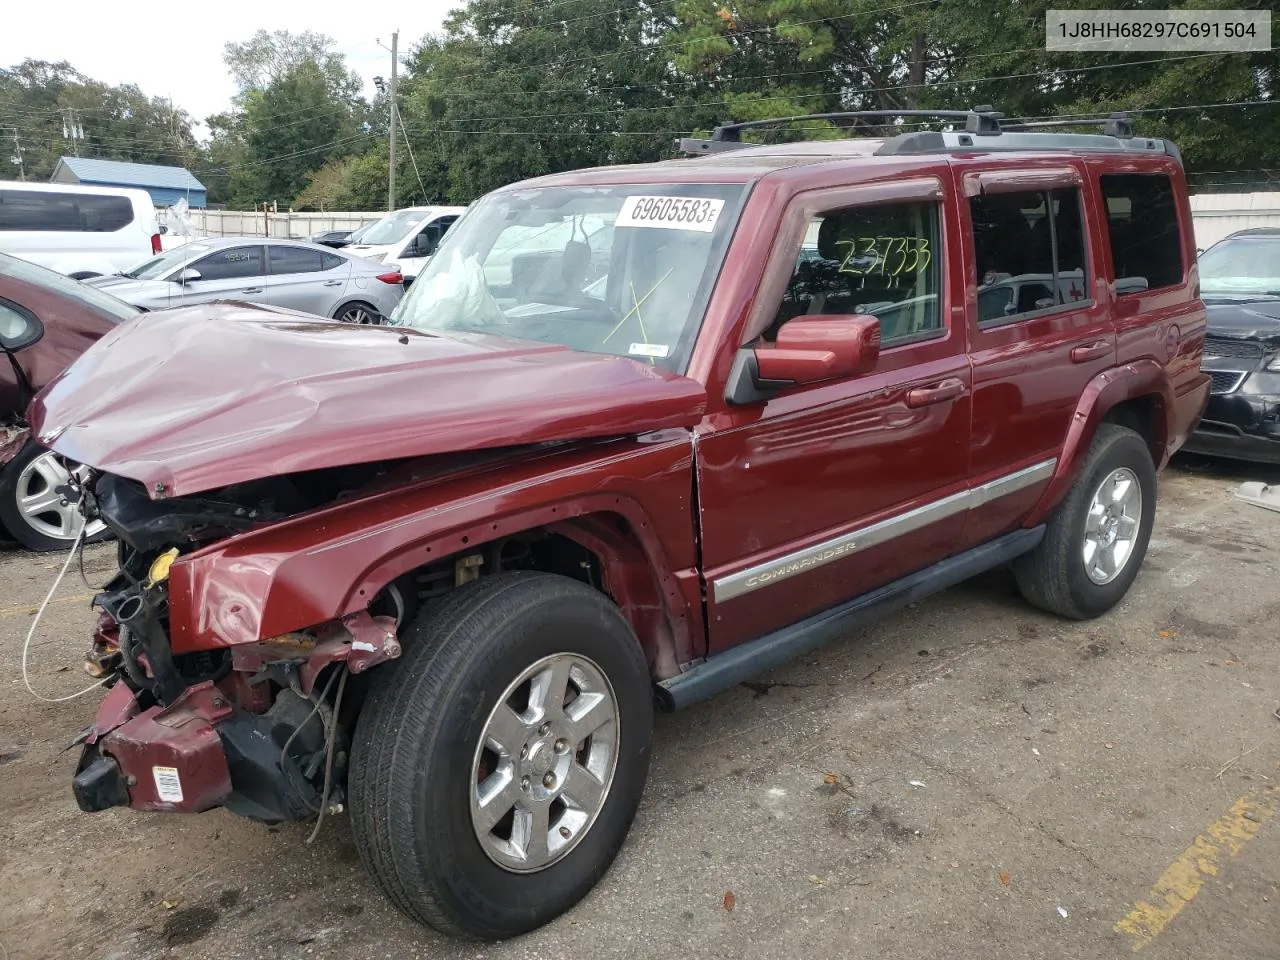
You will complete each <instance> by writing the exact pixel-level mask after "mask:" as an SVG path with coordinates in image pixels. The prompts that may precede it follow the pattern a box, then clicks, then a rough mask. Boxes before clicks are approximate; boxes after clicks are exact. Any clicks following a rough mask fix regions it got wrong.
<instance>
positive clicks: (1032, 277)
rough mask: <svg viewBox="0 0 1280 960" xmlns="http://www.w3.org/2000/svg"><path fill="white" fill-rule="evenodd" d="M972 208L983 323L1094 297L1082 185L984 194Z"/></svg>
mask: <svg viewBox="0 0 1280 960" xmlns="http://www.w3.org/2000/svg"><path fill="white" fill-rule="evenodd" d="M969 212H970V214H971V217H972V220H973V250H974V272H975V274H976V277H975V280H976V282H977V285H978V322H979V323H982V324H993V323H1005V322H1008V321H1009V320H1012V319H1016V318H1018V317H1021V316H1024V315H1025V314H1029V313H1035V312H1037V311H1039V310H1049V309H1052V308H1054V307H1058V306H1061V305H1063V304H1070V303H1079V302H1085V301H1088V300H1090V299H1091V294H1090V290H1089V279H1088V269H1087V268H1088V264H1087V263H1086V256H1085V240H1084V219H1083V217H1082V215H1081V206H1080V191H1079V189H1078V188H1075V187H1071V188H1068V189H1059V190H1036V191H1027V192H1020V193H995V194H985V195H983V196H978V197H973V198H971V199H970V201H969Z"/></svg>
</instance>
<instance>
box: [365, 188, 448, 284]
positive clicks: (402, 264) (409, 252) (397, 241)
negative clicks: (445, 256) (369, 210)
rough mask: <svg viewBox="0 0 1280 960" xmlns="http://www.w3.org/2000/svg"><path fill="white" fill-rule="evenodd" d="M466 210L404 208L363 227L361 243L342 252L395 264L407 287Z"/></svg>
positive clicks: (390, 265)
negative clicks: (447, 231)
mask: <svg viewBox="0 0 1280 960" xmlns="http://www.w3.org/2000/svg"><path fill="white" fill-rule="evenodd" d="M466 212H467V208H466V207H405V208H404V209H403V210H397V211H396V212H395V213H389V214H387V215H386V216H385V217H383V218H382V219H381V220H379V221H378V222H377V223H375V224H373V225H372V226H370V227H366V228H364V229H365V232H364V234H363V235H362V236H361V237H360V242H359V243H355V244H351V245H350V246H347V247H344V248H343V252H344V253H349V254H351V255H352V256H356V257H368V258H369V259H373V260H381V261H382V262H383V263H385V264H386V265H387V266H389V267H398V268H399V270H400V273H401V274H402V275H403V276H404V282H405V285H406V286H407V285H408V284H409V283H411V282H412V281H413V278H414V277H416V276H417V275H418V271H419V270H421V269H422V267H423V264H425V263H426V262H427V261H428V260H430V259H431V256H432V254H434V253H435V252H436V247H438V246H439V245H440V240H441V239H442V238H443V237H444V234H445V231H446V230H448V229H449V228H450V227H451V226H453V224H454V221H455V220H457V219H458V217H460V216H462V215H463V214H464V213H466Z"/></svg>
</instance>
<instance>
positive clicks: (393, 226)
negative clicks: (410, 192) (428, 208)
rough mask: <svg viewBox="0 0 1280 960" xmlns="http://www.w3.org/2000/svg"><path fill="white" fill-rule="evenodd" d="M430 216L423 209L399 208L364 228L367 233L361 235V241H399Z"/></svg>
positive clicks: (376, 242)
mask: <svg viewBox="0 0 1280 960" xmlns="http://www.w3.org/2000/svg"><path fill="white" fill-rule="evenodd" d="M428 216H430V214H428V213H426V212H425V211H422V210H397V211H396V212H395V213H392V214H388V215H387V216H385V217H383V218H382V219H381V220H379V221H378V222H377V223H375V224H372V225H371V226H368V227H366V228H364V229H365V233H364V235H363V236H361V237H360V242H361V243H367V244H371V245H380V244H384V243H399V242H400V241H401V240H403V239H404V238H405V237H407V236H408V235H409V231H410V230H412V229H413V228H414V227H416V226H418V225H419V224H420V223H422V221H424V220H426V219H427V217H428Z"/></svg>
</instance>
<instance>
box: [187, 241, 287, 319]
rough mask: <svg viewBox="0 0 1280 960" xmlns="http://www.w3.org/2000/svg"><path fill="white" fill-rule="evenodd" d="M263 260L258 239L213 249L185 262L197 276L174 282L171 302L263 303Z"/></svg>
mask: <svg viewBox="0 0 1280 960" xmlns="http://www.w3.org/2000/svg"><path fill="white" fill-rule="evenodd" d="M264 261H265V256H264V252H263V247H262V244H260V243H253V244H245V245H243V246H235V247H225V248H223V249H221V250H217V251H214V252H213V253H211V254H208V255H207V256H204V257H201V258H200V259H199V260H196V261H195V262H194V263H190V264H188V265H187V266H186V268H185V269H186V270H195V271H197V272H198V273H199V274H200V279H199V280H192V281H190V282H188V283H186V284H178V283H175V284H173V292H172V294H171V295H170V304H171V305H172V306H178V305H179V304H185V303H208V302H209V301H210V300H247V301H249V302H250V303H266V302H267V295H266V294H267V276H266V272H267V269H266V263H265V262H264ZM178 272H179V273H182V272H183V271H181V270H180V271H178ZM174 279H176V277H175V278H174Z"/></svg>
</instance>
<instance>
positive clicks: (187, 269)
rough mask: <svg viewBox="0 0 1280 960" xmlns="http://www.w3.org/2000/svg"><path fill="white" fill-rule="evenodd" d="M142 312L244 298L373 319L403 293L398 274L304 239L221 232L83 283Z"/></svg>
mask: <svg viewBox="0 0 1280 960" xmlns="http://www.w3.org/2000/svg"><path fill="white" fill-rule="evenodd" d="M87 282H88V283H90V284H92V285H93V286H94V287H96V288H98V289H99V290H105V291H106V292H108V293H110V294H112V295H113V296H116V297H119V298H120V299H121V300H125V301H127V302H128V303H132V304H133V305H134V306H137V307H141V308H142V309H144V310H164V309H167V308H169V307H177V306H184V305H186V304H192V303H209V302H210V301H213V300H246V301H249V302H251V303H264V304H270V305H272V306H278V307H287V308H288V309H290V310H302V311H304V312H306V313H314V314H316V315H317V316H321V317H332V318H333V319H335V320H340V321H342V322H344V323H377V322H378V318H379V317H382V316H387V315H389V314H390V313H391V311H392V310H393V309H394V308H395V305H396V304H397V303H399V302H400V297H401V296H402V295H403V294H404V287H403V285H402V284H403V277H401V275H400V272H399V271H398V270H395V269H393V268H390V267H387V266H386V265H384V264H379V263H374V262H372V261H370V260H365V259H362V258H360V257H352V256H348V255H347V254H345V253H341V252H339V251H336V250H330V249H329V248H327V247H322V246H319V245H318V244H314V243H307V242H305V241H302V240H274V239H272V240H268V239H261V238H250V237H224V238H222V239H218V240H198V241H194V242H192V243H188V244H186V245H184V246H182V247H179V248H177V249H175V250H170V251H168V252H166V253H163V254H161V255H160V256H158V257H155V258H153V259H151V260H148V261H146V262H145V263H143V264H141V265H139V266H135V267H134V268H133V269H132V270H128V271H126V272H124V273H120V274H117V275H115V276H112V277H94V278H93V279H91V280H89V281H87Z"/></svg>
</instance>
